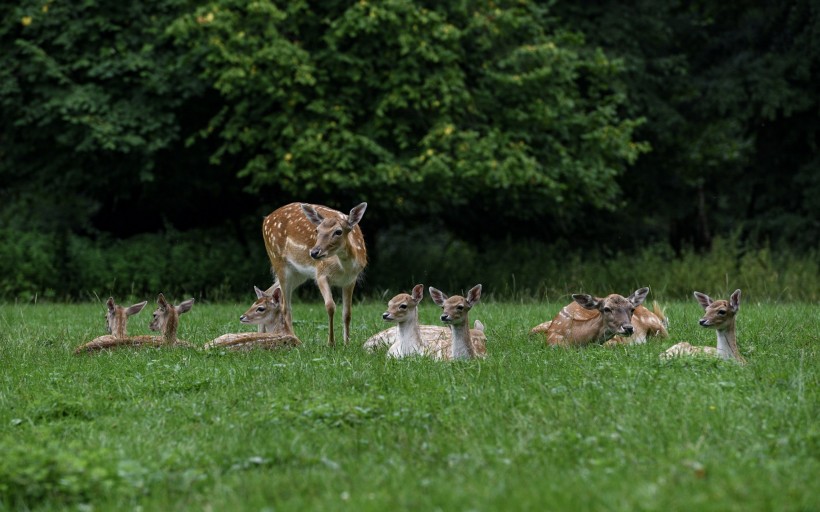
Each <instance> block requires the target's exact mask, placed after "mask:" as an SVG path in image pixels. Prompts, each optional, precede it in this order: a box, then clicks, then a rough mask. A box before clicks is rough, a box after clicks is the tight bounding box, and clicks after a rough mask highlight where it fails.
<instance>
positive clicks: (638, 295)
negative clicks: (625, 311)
mask: <svg viewBox="0 0 820 512" xmlns="http://www.w3.org/2000/svg"><path fill="white" fill-rule="evenodd" d="M648 294H649V288H648V287H645V288H639V289H637V290H635V291H634V292H633V293H632V295H630V296H629V297H627V300H628V301H629V302H631V303H632V305H633V306H635V307H636V308H637V307H638V306H640V305H641V304H643V301H645V300H646V296H647V295H648Z"/></svg>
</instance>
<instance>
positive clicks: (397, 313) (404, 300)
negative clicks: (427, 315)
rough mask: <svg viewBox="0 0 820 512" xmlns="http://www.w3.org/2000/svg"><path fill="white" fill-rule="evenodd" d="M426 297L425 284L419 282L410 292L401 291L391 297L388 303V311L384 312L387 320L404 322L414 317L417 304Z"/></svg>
mask: <svg viewBox="0 0 820 512" xmlns="http://www.w3.org/2000/svg"><path fill="white" fill-rule="evenodd" d="M423 298H424V285H422V284H417V285H416V286H414V287H413V291H412V292H411V293H410V294H407V293H400V294H398V295H396V296H395V297H393V298H392V299H390V302H388V303H387V311H385V312H384V313H383V314H382V318H383V319H384V320H385V321H386V322H397V323H402V322H404V321H405V320H408V319H410V318H413V317H414V315H415V313H416V306H418V304H419V302H421V300H422V299H423Z"/></svg>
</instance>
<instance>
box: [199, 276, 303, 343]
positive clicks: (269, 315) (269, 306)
mask: <svg viewBox="0 0 820 512" xmlns="http://www.w3.org/2000/svg"><path fill="white" fill-rule="evenodd" d="M253 289H254V291H255V292H256V301H255V302H254V303H253V304H252V305H251V307H250V308H249V309H248V310H247V311H245V314H243V315H242V316H240V317H239V321H240V322H241V323H243V324H252V325H258V326H260V328H264V330H263V331H260V332H243V333H237V334H223V335H222V336H219V337H218V338H215V339H214V340H212V341H210V342H208V343H206V344H205V346H204V347H203V348H204V349H205V350H210V349H214V348H228V349H231V350H249V349H252V348H266V349H275V348H282V347H295V346H298V345H301V344H302V342H301V341H299V338H297V337H296V336H295V335H294V334H293V333H292V332H289V331H288V328H287V325H286V324H285V321H284V318H283V315H282V307H281V305H282V302H281V301H282V289H281V288H279V287H278V286H274V287H273V290H271V291H270V292H268V291H264V292H263V291H262V290H260V289H259V288H257V287H256V286H254V287H253Z"/></svg>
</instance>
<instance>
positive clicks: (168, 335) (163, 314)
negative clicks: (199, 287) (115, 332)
mask: <svg viewBox="0 0 820 512" xmlns="http://www.w3.org/2000/svg"><path fill="white" fill-rule="evenodd" d="M157 305H158V307H157V309H156V310H155V311H154V315H153V317H152V318H151V323H150V324H149V326H148V328H149V329H151V330H152V331H160V332H161V333H162V334H161V335H159V336H124V337H115V336H111V337H110V338H107V339H103V340H99V341H97V340H95V341H91V342H89V343H86V344H84V345H80V346H79V347H77V349H76V350H75V351H74V353H76V354H80V353H83V352H91V351H94V350H102V349H106V348H113V347H123V346H143V345H147V346H191V344H190V343H188V342H187V341H182V340H179V339H177V328H178V327H179V315H181V314H182V313H185V312H188V311H190V310H191V308H192V307H193V305H194V299H188V300H186V301H184V302H182V303H180V304H179V306H174V305H173V304H169V303H168V301H166V300H165V296H164V295H163V294H162V293H160V294H159V296H158V297H157Z"/></svg>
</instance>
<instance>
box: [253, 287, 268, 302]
mask: <svg viewBox="0 0 820 512" xmlns="http://www.w3.org/2000/svg"><path fill="white" fill-rule="evenodd" d="M253 291H254V293H256V298H257V299H261V298H262V297H264V296H265V292H263V291H262V290H261V289H260V288H259V287H258V286H256V285H254V287H253Z"/></svg>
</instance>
